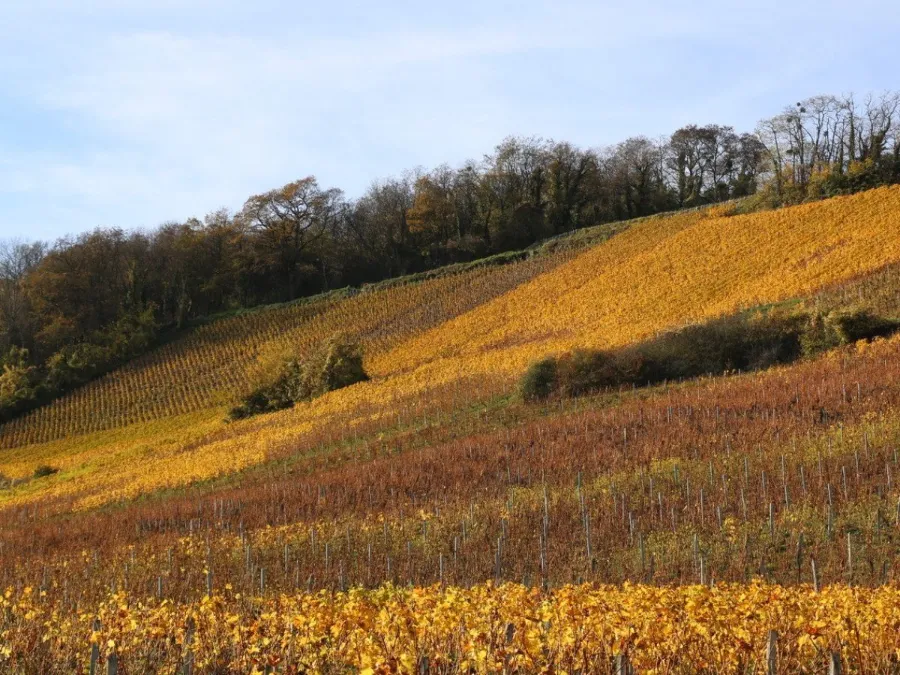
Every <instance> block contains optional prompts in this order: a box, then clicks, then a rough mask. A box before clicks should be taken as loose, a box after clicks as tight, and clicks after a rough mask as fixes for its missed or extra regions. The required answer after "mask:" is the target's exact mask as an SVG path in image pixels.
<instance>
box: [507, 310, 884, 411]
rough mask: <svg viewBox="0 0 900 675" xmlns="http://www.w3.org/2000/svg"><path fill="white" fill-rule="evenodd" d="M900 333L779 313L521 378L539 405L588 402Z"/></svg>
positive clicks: (559, 364)
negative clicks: (613, 391)
mask: <svg viewBox="0 0 900 675" xmlns="http://www.w3.org/2000/svg"><path fill="white" fill-rule="evenodd" d="M896 328H897V324H896V322H892V321H888V320H886V319H882V318H880V317H877V316H873V315H871V314H868V313H865V312H861V311H852V312H841V313H832V314H829V315H828V316H827V317H822V316H821V315H819V314H814V315H807V314H803V313H795V314H784V313H781V312H778V311H775V310H772V311H769V312H766V313H761V312H759V313H755V314H752V315H747V314H742V315H735V316H731V317H725V318H722V319H716V320H714V321H709V322H707V323H704V324H698V325H695V326H687V327H685V328H682V329H679V330H675V331H671V332H668V333H664V334H662V335H660V336H658V337H655V338H653V339H651V340H647V341H645V342H642V343H639V344H637V345H634V346H631V347H626V348H623V349H619V350H615V351H598V350H587V349H582V350H576V351H573V352H571V353H569V354H565V355H563V356H560V357H558V358H549V359H544V360H542V361H538V362H537V363H535V364H533V365H532V366H531V367H530V368H529V369H528V371H526V373H525V374H524V375H523V377H522V380H521V382H520V391H521V393H522V397H523V398H524V399H525V400H527V401H534V400H541V399H545V398H547V397H549V396H551V395H554V394H556V395H560V396H582V395H584V394H590V393H593V392H597V391H601V390H603V389H608V388H613V387H620V386H623V385H638V386H644V385H649V384H655V383H657V382H662V381H664V380H679V379H685V378H690V377H697V376H699V375H708V374H713V375H717V374H721V373H726V372H731V371H752V370H762V369H765V368H769V367H771V366H774V365H777V364H782V363H790V362H792V361H794V360H796V359H798V358H800V356H802V355H804V354H815V353H818V352H820V351H823V350H825V349H830V348H832V347H834V346H837V345H840V344H844V343H847V342H850V341H853V340H857V339H863V338H872V337H876V336H879V335H886V334H888V333H890V332H892V331H893V330H896Z"/></svg>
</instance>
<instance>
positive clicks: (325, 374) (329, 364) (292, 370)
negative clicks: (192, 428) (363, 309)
mask: <svg viewBox="0 0 900 675" xmlns="http://www.w3.org/2000/svg"><path fill="white" fill-rule="evenodd" d="M368 379H369V376H368V375H367V374H366V371H365V369H364V368H363V354H362V349H361V348H360V346H359V345H358V344H356V343H354V342H349V341H347V340H345V339H344V338H342V337H341V336H335V337H332V338H331V339H330V340H327V341H326V342H324V343H323V344H322V345H321V346H320V348H319V349H318V350H316V351H315V352H313V354H311V355H310V356H309V357H308V358H306V359H305V360H301V359H299V358H297V357H294V356H287V357H285V358H283V359H282V362H281V364H280V365H278V366H277V367H276V368H275V372H274V374H270V375H264V376H263V382H262V383H260V384H258V385H257V386H256V388H254V389H253V390H252V391H251V392H250V393H248V394H247V395H245V396H244V397H243V398H242V399H241V402H240V403H239V404H238V405H236V406H235V407H234V408H232V409H231V412H230V413H229V415H228V418H229V419H230V420H238V419H244V418H247V417H252V416H253V415H258V414H261V413H267V412H274V411H276V410H282V409H284V408H290V407H291V406H292V405H294V404H295V403H298V402H300V401H307V400H310V399H313V398H316V397H317V396H321V395H323V394H327V393H328V392H329V391H334V390H336V389H342V388H344V387H349V386H350V385H351V384H356V383H357V382H364V381H365V380H368Z"/></svg>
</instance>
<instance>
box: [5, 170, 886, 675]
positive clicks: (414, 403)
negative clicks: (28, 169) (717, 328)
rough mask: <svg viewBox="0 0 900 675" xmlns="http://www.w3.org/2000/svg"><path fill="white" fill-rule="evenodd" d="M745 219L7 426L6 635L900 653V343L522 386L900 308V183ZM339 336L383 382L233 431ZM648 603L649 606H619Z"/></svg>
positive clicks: (455, 288)
mask: <svg viewBox="0 0 900 675" xmlns="http://www.w3.org/2000/svg"><path fill="white" fill-rule="evenodd" d="M731 208H732V207H730V206H727V205H726V206H718V207H711V208H708V209H700V210H695V211H687V212H680V213H675V214H669V215H660V216H654V217H650V218H646V219H641V220H636V221H632V222H628V223H624V224H620V225H615V226H605V227H604V229H603V230H602V231H599V232H595V233H593V234H592V235H591V236H586V237H584V239H583V241H582V242H581V243H580V244H575V245H571V246H557V247H547V248H546V250H544V251H543V252H541V253H540V254H536V255H532V256H529V257H525V258H523V259H522V260H518V261H516V262H510V263H508V264H504V265H496V266H480V267H479V266H475V267H472V268H468V269H464V270H460V271H458V272H456V273H448V274H439V275H436V276H434V277H433V278H426V279H423V280H416V281H410V282H409V283H398V284H389V285H386V286H385V287H383V288H377V289H373V290H370V291H367V292H364V293H358V294H334V295H331V296H324V297H322V298H319V299H316V300H312V301H307V302H301V303H293V304H287V305H280V306H273V307H271V308H267V309H260V310H258V311H254V312H246V313H242V314H238V315H236V316H226V317H223V318H221V319H218V320H215V321H211V322H209V323H205V324H203V325H201V326H198V327H196V328H194V329H192V330H191V331H190V332H189V333H187V334H186V335H185V336H183V337H182V338H180V339H178V340H176V341H174V342H171V343H169V344H167V345H165V346H163V347H161V348H160V349H158V350H155V351H153V352H151V353H149V354H147V355H145V356H143V357H141V358H139V359H137V360H135V361H133V362H131V363H129V364H128V365H126V366H125V367H123V368H121V369H119V370H117V371H114V372H113V373H111V374H109V375H107V376H104V377H102V378H100V379H98V380H96V381H94V382H92V383H91V384H89V385H87V386H85V387H82V388H81V389H79V390H76V391H74V392H72V393H71V394H69V395H67V396H66V397H64V398H62V399H59V400H58V401H56V402H54V403H52V404H51V405H49V406H46V407H44V408H41V409H38V410H36V411H34V412H33V413H31V414H29V415H26V416H24V417H22V418H20V419H18V420H16V421H15V422H13V423H10V424H8V425H5V427H4V428H3V429H2V430H0V447H2V450H0V473H2V474H3V476H4V477H6V479H7V486H6V487H5V489H3V490H2V491H0V577H2V578H0V583H2V584H3V585H4V586H5V587H9V588H11V589H15V590H14V591H10V593H9V594H7V600H6V601H7V602H8V611H7V613H6V616H5V617H4V618H2V619H0V624H2V629H3V630H4V631H8V632H6V633H4V634H3V638H2V639H3V640H7V641H9V644H13V645H14V646H15V649H17V650H19V651H20V652H23V651H24V650H25V647H24V645H29V644H30V645H35V644H38V643H39V640H38V639H37V638H36V633H35V631H37V630H38V628H36V626H38V624H39V623H40V622H47V624H48V625H52V626H53V627H54V633H53V635H54V637H53V639H52V640H50V641H44V642H40V645H41V646H40V647H34V648H33V649H32V651H31V656H29V657H28V659H31V660H27V659H24V658H23V660H22V661H21V663H23V664H27V667H34V668H39V669H40V668H45V669H46V670H45V671H46V672H63V669H62V668H58V667H57V666H56V665H53V666H52V667H51V666H50V665H49V664H57V663H60V662H66V660H67V659H69V660H71V659H76V660H77V658H78V657H77V656H73V654H76V653H77V650H78V649H81V648H82V647H81V646H79V645H78V644H77V641H78V639H79V637H78V636H82V637H83V638H84V639H85V640H87V639H89V638H90V634H91V633H90V631H89V630H88V627H89V625H90V622H91V620H92V618H93V616H94V615H95V614H96V615H100V616H101V617H102V624H101V626H102V627H101V630H100V632H99V633H98V635H99V637H98V638H97V639H98V640H99V642H98V644H101V645H106V646H104V647H103V652H102V653H103V654H104V655H105V654H106V653H107V651H108V650H110V649H113V650H119V653H121V655H122V658H123V660H127V659H128V658H131V659H133V660H132V663H143V664H157V663H165V664H166V667H170V666H171V667H172V668H174V667H176V666H175V665H173V664H180V663H182V662H183V660H184V658H185V654H186V651H185V650H186V649H188V647H186V646H185V645H186V643H187V642H190V640H188V639H187V638H186V635H187V632H188V631H191V636H192V638H191V639H195V634H194V633H193V631H194V630H195V629H196V631H197V632H196V640H197V642H196V647H195V651H194V652H192V654H193V656H192V657H191V658H195V659H196V661H197V667H198V669H199V670H201V671H203V672H207V671H209V672H215V670H216V668H219V669H220V670H222V669H228V668H234V669H243V670H247V671H249V670H250V669H252V668H256V669H257V672H262V670H263V669H264V668H265V667H267V666H268V667H271V668H283V669H285V672H299V671H302V670H303V669H304V668H306V669H311V670H313V671H316V670H318V671H320V672H329V671H328V668H333V670H332V671H331V672H344V671H343V670H342V668H344V667H349V668H351V669H356V670H359V671H362V672H367V671H366V669H371V670H370V671H368V672H423V671H422V663H423V659H425V661H424V663H425V664H426V666H425V667H426V668H428V667H431V668H432V669H433V670H434V671H435V672H457V671H459V670H463V671H464V670H465V669H466V668H467V667H471V668H473V669H475V670H476V672H492V669H493V670H496V669H497V668H502V667H504V664H506V665H507V666H508V665H509V663H510V661H509V659H512V660H513V661H512V663H514V665H515V664H517V665H518V667H519V668H520V669H522V672H530V670H529V669H532V668H538V667H549V668H550V669H551V670H554V671H556V672H559V671H561V670H566V669H575V668H578V667H581V668H583V672H596V670H597V669H599V668H600V667H601V665H600V664H607V663H608V660H609V659H612V658H613V657H615V656H616V655H621V654H623V653H628V654H630V655H631V658H632V660H633V662H634V663H635V665H636V666H638V667H639V668H644V669H651V668H658V669H660V670H661V671H666V672H684V671H679V670H677V668H675V666H674V665H672V664H671V663H670V664H669V666H671V667H670V668H669V670H666V668H667V666H665V659H666V658H670V656H668V657H667V656H666V655H667V654H670V652H671V649H670V650H669V651H668V652H667V645H666V642H665V640H664V639H663V638H662V637H661V636H660V635H658V634H655V633H653V631H652V630H651V628H650V627H651V626H655V624H661V625H664V626H665V631H668V633H666V634H667V635H668V636H669V637H668V639H669V640H673V639H675V637H676V634H679V635H678V639H679V640H681V642H680V643H679V644H680V645H681V647H679V649H681V650H687V651H690V652H691V653H693V654H695V656H696V658H697V659H699V660H703V661H704V662H706V663H708V664H710V666H709V667H710V668H711V669H712V670H714V671H715V670H717V669H718V670H724V669H731V670H733V669H736V668H738V667H747V668H750V667H751V666H752V665H753V664H755V665H757V666H759V665H760V664H762V663H763V662H764V653H765V642H766V639H767V635H766V631H767V630H769V629H773V628H777V630H779V632H780V635H781V636H782V640H783V642H782V645H783V647H782V650H783V652H782V658H783V659H784V660H785V661H784V662H785V663H789V664H792V666H791V667H795V668H797V669H801V668H802V669H807V670H814V669H817V668H821V667H822V666H823V663H824V662H825V661H824V659H827V658H828V655H829V653H830V651H831V650H834V649H838V650H840V649H841V648H843V649H844V653H845V657H844V658H846V659H848V661H847V662H848V664H849V663H850V659H851V658H853V659H856V661H855V662H854V663H857V664H861V663H863V661H864V659H863V652H864V651H865V659H868V661H865V662H866V663H875V662H878V663H887V662H888V661H887V660H888V659H890V658H893V657H892V656H890V655H891V654H893V653H895V648H896V645H895V644H894V643H895V639H894V638H892V637H891V635H892V633H891V630H892V629H891V627H893V628H894V629H895V628H896V626H897V625H900V623H898V621H900V620H898V619H897V611H898V609H897V608H898V607H900V601H898V600H897V598H896V592H895V589H894V588H893V587H886V588H878V589H871V590H865V591H862V590H860V589H858V588H852V587H851V585H861V586H879V585H880V584H883V583H885V582H887V581H891V580H895V579H897V578H898V577H897V575H898V573H900V570H898V569H895V562H894V561H895V559H896V556H897V555H900V536H898V534H897V532H898V530H897V527H898V523H900V511H898V506H897V505H898V503H900V502H898V497H900V492H898V488H897V485H896V480H897V477H898V476H900V464H898V455H897V451H896V449H895V448H896V447H897V445H898V442H900V384H898V383H900V377H898V375H900V372H898V371H900V337H897V336H894V337H890V338H887V339H877V340H875V341H872V342H859V343H857V344H851V345H848V346H845V347H841V348H838V349H834V350H832V351H829V352H826V353H825V354H823V355H821V356H817V357H815V358H807V359H803V360H801V361H799V362H797V363H795V364H792V365H789V366H780V367H777V368H772V369H770V370H767V371H763V372H758V373H752V374H741V375H735V376H729V377H704V378H700V379H696V380H690V381H685V382H677V383H667V384H665V385H661V386H657V387H648V388H644V389H641V388H638V389H633V390H632V389H628V390H617V391H607V392H601V393H598V394H596V395H594V396H589V397H585V398H580V399H571V400H566V399H563V400H559V401H556V400H554V401H550V402H547V403H544V404H526V403H524V402H523V401H522V400H521V398H520V397H519V396H518V395H517V394H516V393H515V385H516V381H517V379H518V378H519V377H520V376H521V374H522V373H523V372H524V370H525V369H526V367H527V366H528V365H529V364H530V363H532V362H533V361H534V360H536V359H538V358H540V357H543V356H546V355H549V354H558V353H561V352H565V351H568V350H571V349H573V348H576V347H597V348H606V347H616V346H622V345H628V344H632V343H635V342H636V341H638V340H641V339H643V338H646V337H648V336H653V335H655V334H657V333H659V332H662V331H666V330H670V329H673V328H676V327H679V326H683V325H685V324H688V323H692V322H697V321H702V320H704V319H708V318H711V317H716V316H720V315H725V314H730V313H733V312H735V311H738V310H741V309H746V308H751V307H757V306H761V305H771V304H774V303H780V302H782V301H797V302H803V303H805V304H806V305H808V306H810V307H818V308H821V309H823V310H829V309H831V308H844V307H850V306H863V307H867V308H871V309H873V310H875V311H877V312H878V313H880V314H881V315H884V316H890V317H900V276H898V270H900V237H898V236H897V233H898V231H900V187H886V188H879V189H875V190H870V191H868V192H861V193H859V194H856V195H852V196H847V197H839V198H833V199H829V200H825V201H821V202H814V203H809V204H803V205H800V206H794V207H790V208H784V209H780V210H774V211H765V212H759V213H752V214H746V215H731V211H730V210H729V209H731ZM335 333H344V334H347V335H350V336H351V337H353V338H354V339H357V340H359V341H360V343H361V344H362V345H363V347H364V350H365V365H366V369H367V371H368V373H369V375H370V376H371V380H370V381H368V382H362V383H359V384H356V385H353V386H351V387H348V388H345V389H341V390H338V391H333V392H331V393H328V394H326V395H324V396H322V397H320V398H317V399H315V400H313V401H310V402H308V403H301V404H298V405H297V406H295V407H294V408H292V409H289V410H284V411H282V412H278V413H273V414H270V415H262V416H259V417H256V418H252V419H249V420H244V421H240V422H234V423H227V422H226V421H225V419H224V418H225V413H226V412H227V408H228V406H229V404H230V403H231V402H232V401H233V400H234V398H235V397H236V396H238V395H239V394H240V393H241V392H242V391H244V390H245V389H246V387H247V382H248V380H250V379H252V378H253V377H254V374H255V373H256V372H258V371H259V370H260V369H261V368H263V367H264V366H265V364H266V362H267V361H268V360H270V359H271V358H273V357H274V356H277V355H278V354H279V353H280V352H281V351H283V350H284V349H285V348H287V347H292V348H296V349H299V350H300V351H304V350H311V349H313V348H314V346H315V345H316V344H317V343H318V342H320V341H322V340H324V339H327V338H328V337H330V336H331V335H333V334H335ZM41 465H48V466H49V467H52V469H56V470H58V471H57V472H55V473H52V474H50V475H44V476H37V475H35V469H36V468H38V467H39V466H41ZM813 561H814V562H813ZM38 562H39V564H38ZM813 569H815V572H813V571H812V570H813ZM813 575H815V580H814V583H815V584H816V585H817V586H818V585H825V584H829V585H833V588H829V589H828V590H827V593H823V594H821V595H817V594H816V593H815V591H813V589H812V587H811V586H809V584H812V583H813ZM582 582H590V583H592V584H598V585H591V586H579V585H577V584H581V583H582ZM715 582H729V585H715V586H714V588H712V589H708V588H705V586H708V585H710V584H715ZM504 583H506V584H508V585H506V586H500V587H499V588H500V590H498V589H497V588H496V586H497V585H500V584H504ZM623 583H631V584H640V585H639V586H637V587H636V588H637V589H638V590H637V591H634V592H632V591H630V590H628V589H633V588H635V587H622V586H615V587H612V586H604V585H603V584H623ZM383 584H394V585H395V586H391V585H388V586H387V587H382V585H383ZM407 584H408V585H410V586H411V587H412V588H411V589H409V590H404V591H401V590H399V589H398V588H397V587H396V586H402V585H407ZM437 584H440V586H438V585H437ZM570 584H576V586H571V585H570ZM744 584H746V585H744ZM797 584H804V585H802V586H797V587H796V588H783V587H782V586H796V585H797ZM661 585H672V586H673V587H677V588H669V589H665V590H663V589H658V588H655V587H656V586H661ZM26 586H27V587H28V591H27V592H26V590H25V587H26ZM362 587H365V588H368V589H372V590H362ZM36 588H39V589H41V591H42V592H45V593H46V596H39V597H41V598H44V597H46V598H47V600H46V601H38V600H36V599H35V598H34V597H32V595H31V594H32V593H33V589H36ZM348 588H354V589H355V590H352V591H350V593H349V594H347V595H344V594H342V593H337V591H341V590H346V589H348ZM319 590H321V591H322V592H321V593H317V591H319ZM282 594H283V595H282ZM772 597H778V598H781V600H780V602H782V603H783V605H780V606H781V607H782V609H781V610H778V611H776V610H774V609H771V607H774V605H772V603H771V602H769V600H768V599H770V598H772ZM9 598H13V599H12V600H10V599H9ZM872 603H874V604H872ZM610 606H614V607H615V611H614V612H613V611H612V610H610V609H609V607H610ZM587 608H590V609H587ZM711 608H714V609H715V611H713V609H711ZM823 608H826V609H827V611H826V610H825V609H823ZM873 608H881V609H873ZM29 612H30V613H31V617H30V618H28V615H29ZM54 612H55V614H54ZM461 614H465V615H470V616H467V617H466V618H464V619H463V623H462V625H461V626H459V627H458V624H459V620H460V615H461ZM395 615H396V616H397V617H403V618H402V619H400V618H397V619H393V618H391V617H393V616H395ZM601 616H602V617H607V618H605V619H602V620H601V618H599V617H601ZM35 617H37V618H35ZM585 617H593V618H591V620H590V621H588V620H587V619H586V618H585ZM761 617H764V618H761ZM132 619H134V623H132ZM688 621H689V622H690V625H691V629H690V631H689V632H686V633H682V632H681V631H679V626H680V624H681V623H683V622H688ZM467 622H468V623H467ZM820 624H821V625H820ZM189 625H190V626H194V628H188V626H189ZM323 625H333V626H338V628H337V629H336V630H335V631H334V632H329V631H323V630H322V626H323ZM510 626H512V629H510V628H509V627H510ZM861 629H862V630H865V631H866V632H865V634H866V635H868V636H870V640H869V641H868V643H867V644H865V645H860V644H859V639H858V635H859V631H860V630H861ZM154 631H156V632H154ZM741 631H746V632H741ZM651 634H653V635H656V637H651ZM385 635H392V636H393V638H391V639H378V638H377V636H385ZM709 635H716V636H719V637H718V638H717V639H716V640H710V639H707V637H704V636H709ZM854 635H857V638H854V637H853V636H854ZM893 635H896V633H893ZM85 636H86V637H85ZM163 636H166V637H163ZM420 638H421V639H420ZM854 639H856V643H854V642H853V640H854ZM107 640H113V641H114V644H113V646H112V647H109V643H108V642H107ZM166 640H168V641H166ZM391 640H393V642H392V641H391ZM725 643H727V647H725V646H723V647H721V649H718V647H716V645H720V646H721V645H724V644H725ZM851 644H857V645H858V655H857V654H854V655H853V656H852V657H851V656H847V655H846V654H848V653H849V645H851ZM717 649H718V651H717ZM73 650H74V651H73ZM323 654H324V655H325V656H324V657H323V656H322V655H323ZM328 657H330V658H332V659H333V660H334V663H338V662H339V663H340V664H342V665H341V666H340V667H338V666H335V665H334V664H332V663H329V662H328ZM41 659H43V660H41ZM292 659H293V661H292ZM317 659H318V660H317ZM322 659H324V660H322ZM429 659H430V660H429ZM441 659H444V660H443V661H442V660H441ZM879 659H882V661H878V660H879ZM548 663H550V664H551V665H550V666H547V664H548ZM291 664H293V665H291ZM297 664H304V665H297ZM429 664H430V666H429ZM498 664H499V665H498ZM579 664H581V665H579ZM135 667H137V666H135ZM291 667H293V668H295V670H290V668H291ZM603 667H605V666H603ZM54 668H55V669H56V670H54ZM379 668H380V670H379ZM441 668H443V670H441ZM151 669H152V668H151ZM873 670H875V671H877V668H874V667H873ZM129 672H131V671H129ZM279 672H282V671H281V670H279Z"/></svg>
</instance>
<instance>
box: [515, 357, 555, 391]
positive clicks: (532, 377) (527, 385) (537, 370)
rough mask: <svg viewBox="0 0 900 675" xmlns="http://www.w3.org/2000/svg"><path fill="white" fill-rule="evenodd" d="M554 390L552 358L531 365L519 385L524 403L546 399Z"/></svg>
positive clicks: (553, 361)
mask: <svg viewBox="0 0 900 675" xmlns="http://www.w3.org/2000/svg"><path fill="white" fill-rule="evenodd" d="M556 388H557V368H556V359H554V358H552V357H551V358H547V359H541V360H540V361H536V362H535V363H532V364H531V365H530V366H529V367H528V370H526V371H525V374H524V375H523V376H522V380H521V382H520V383H519V392H520V393H521V394H522V398H524V399H525V400H526V401H538V400H542V399H545V398H548V397H549V396H550V394H552V393H553V392H554V391H555V390H556Z"/></svg>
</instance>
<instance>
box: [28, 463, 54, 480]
mask: <svg viewBox="0 0 900 675" xmlns="http://www.w3.org/2000/svg"><path fill="white" fill-rule="evenodd" d="M55 473H59V469H57V468H56V467H53V466H50V465H49V464H41V465H40V466H39V467H38V468H36V469H35V470H34V477H35V478H44V477H45V476H52V475H53V474H55Z"/></svg>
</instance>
